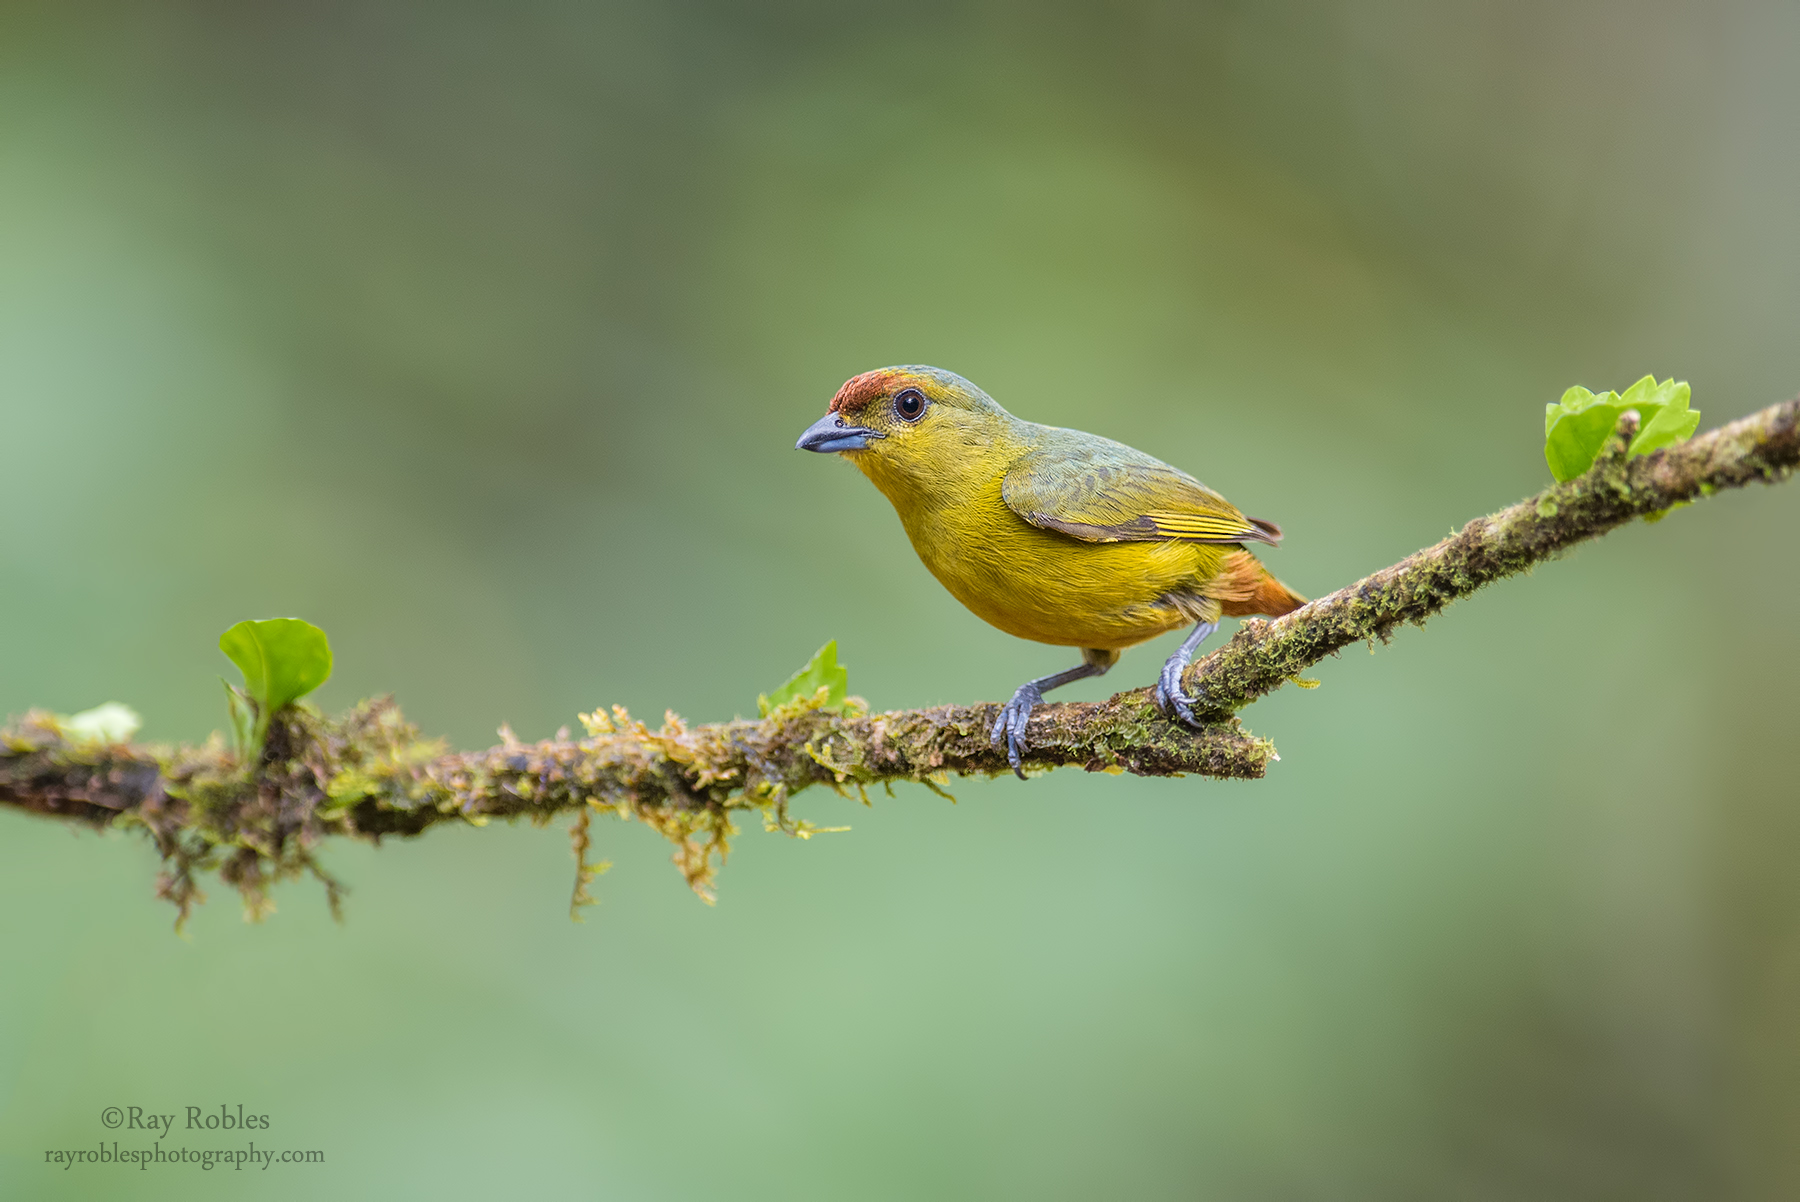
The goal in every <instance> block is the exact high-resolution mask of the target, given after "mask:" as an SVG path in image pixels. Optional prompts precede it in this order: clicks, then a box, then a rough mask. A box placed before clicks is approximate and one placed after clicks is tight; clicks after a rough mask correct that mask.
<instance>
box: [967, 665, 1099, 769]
mask: <svg viewBox="0 0 1800 1202" xmlns="http://www.w3.org/2000/svg"><path fill="white" fill-rule="evenodd" d="M1118 662H1119V653H1118V652H1117V651H1101V650H1098V649H1096V648H1093V647H1083V648H1082V649H1081V666H1080V667H1078V668H1070V669H1068V670H1067V671H1064V672H1052V673H1051V674H1050V675H1048V676H1040V677H1038V678H1037V679H1036V680H1028V681H1026V682H1025V683H1024V684H1022V685H1020V686H1019V687H1018V689H1017V690H1015V691H1014V693H1013V695H1012V700H1011V701H1009V702H1007V703H1006V704H1005V705H1003V706H1001V707H1000V716H999V717H998V718H995V719H994V731H993V733H992V734H991V735H989V736H988V742H990V743H992V744H993V745H994V746H996V747H998V746H1000V741H1001V740H1002V739H1004V740H1006V762H1007V763H1009V764H1011V765H1012V770H1013V771H1014V772H1015V773H1017V774H1018V777H1019V779H1020V780H1024V779H1025V769H1024V768H1023V767H1021V766H1020V765H1021V761H1022V757H1023V756H1024V754H1025V751H1026V743H1025V726H1026V724H1027V723H1028V722H1030V721H1031V711H1032V709H1033V708H1034V707H1036V706H1038V705H1040V704H1042V703H1043V700H1044V694H1045V693H1048V692H1049V691H1050V690H1051V689H1060V688H1061V687H1062V686H1064V685H1066V684H1069V683H1071V682H1073V681H1077V680H1086V679H1087V678H1088V677H1090V676H1105V675H1106V670H1107V669H1108V668H1110V667H1112V666H1113V665H1114V664H1116V663H1118Z"/></svg>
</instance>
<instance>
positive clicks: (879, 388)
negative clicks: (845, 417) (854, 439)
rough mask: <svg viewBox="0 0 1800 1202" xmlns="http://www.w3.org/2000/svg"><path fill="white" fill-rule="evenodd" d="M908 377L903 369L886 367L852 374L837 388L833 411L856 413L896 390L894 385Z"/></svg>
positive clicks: (832, 403) (832, 400) (832, 405)
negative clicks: (871, 402) (888, 368)
mask: <svg viewBox="0 0 1800 1202" xmlns="http://www.w3.org/2000/svg"><path fill="white" fill-rule="evenodd" d="M905 378H906V373H905V372H902V371H890V370H886V369H882V370H878V371H865V372H864V373H863V374H862V375H860V376H851V377H850V378H849V379H848V380H845V381H844V386H843V387H842V388H840V389H838V390H837V395H836V396H834V397H832V398H831V409H830V410H829V412H831V413H855V412H856V411H857V410H858V409H861V408H862V407H863V406H864V405H867V404H868V403H869V402H870V401H878V400H880V399H881V398H882V397H884V396H886V395H887V394H888V393H890V392H892V391H893V390H894V387H895V386H896V385H897V384H899V383H900V381H901V380H904V379H905Z"/></svg>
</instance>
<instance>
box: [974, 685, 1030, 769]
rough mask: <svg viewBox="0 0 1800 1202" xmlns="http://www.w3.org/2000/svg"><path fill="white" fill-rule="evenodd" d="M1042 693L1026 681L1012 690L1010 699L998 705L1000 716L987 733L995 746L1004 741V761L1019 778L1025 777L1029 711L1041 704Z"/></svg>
mask: <svg viewBox="0 0 1800 1202" xmlns="http://www.w3.org/2000/svg"><path fill="white" fill-rule="evenodd" d="M1043 700H1044V694H1043V692H1042V691H1041V690H1040V689H1039V688H1038V687H1037V685H1036V684H1033V683H1031V682H1029V681H1027V682H1026V683H1025V684H1022V685H1020V686H1019V687H1018V689H1017V690H1015V691H1014V692H1013V695H1012V700H1011V701H1008V702H1007V703H1006V704H1005V705H1003V706H1001V707H1000V716H999V717H998V718H995V719H994V729H993V733H991V734H990V735H988V742H990V743H992V744H993V745H994V746H995V747H998V746H1000V744H1001V742H1002V741H1004V742H1005V743H1006V762H1007V763H1009V764H1011V765H1012V770H1013V772H1014V774H1015V775H1017V776H1018V778H1019V779H1020V780H1024V779H1025V768H1024V766H1023V765H1024V755H1025V752H1026V751H1027V750H1028V744H1027V743H1026V742H1025V727H1026V724H1028V723H1029V722H1030V721H1031V711H1032V710H1033V709H1034V708H1035V707H1037V706H1039V705H1041V704H1043Z"/></svg>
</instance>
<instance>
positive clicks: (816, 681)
mask: <svg viewBox="0 0 1800 1202" xmlns="http://www.w3.org/2000/svg"><path fill="white" fill-rule="evenodd" d="M820 689H824V690H825V699H824V700H823V701H822V702H820V703H819V704H818V705H817V706H815V707H813V708H816V709H823V710H831V711H833V712H835V713H840V714H841V713H843V712H844V707H845V702H846V700H847V699H848V697H849V691H850V673H849V671H848V670H847V669H845V668H843V667H840V666H839V664H838V662H837V640H836V639H832V640H831V641H830V642H829V643H826V644H825V645H824V646H823V647H820V648H819V650H818V652H817V653H816V654H815V655H814V656H813V657H812V659H810V660H808V661H807V664H806V666H805V667H804V668H802V669H800V670H799V671H798V672H796V673H794V674H793V675H792V676H790V677H788V679H787V683H785V684H783V685H782V686H781V687H780V688H778V689H776V690H775V691H774V692H773V693H765V694H763V695H762V696H760V697H758V698H757V699H756V708H757V710H758V711H759V712H760V713H761V716H762V717H764V718H767V717H768V716H769V714H770V712H771V711H773V710H774V709H775V707H776V706H778V705H781V704H783V703H784V702H789V701H793V700H795V699H796V698H802V697H803V698H808V699H811V698H814V697H817V696H818V694H819V690H820Z"/></svg>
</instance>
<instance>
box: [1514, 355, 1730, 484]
mask: <svg viewBox="0 0 1800 1202" xmlns="http://www.w3.org/2000/svg"><path fill="white" fill-rule="evenodd" d="M1688 397H1689V389H1688V386H1687V383H1686V382H1685V381H1683V382H1680V383H1677V382H1676V381H1674V380H1672V379H1670V380H1664V381H1663V382H1662V383H1661V384H1658V383H1657V382H1656V377H1655V376H1645V377H1644V378H1643V379H1641V380H1639V381H1638V382H1637V383H1636V384H1633V385H1632V386H1631V387H1630V388H1627V389H1626V390H1625V391H1624V393H1623V394H1621V393H1617V392H1603V393H1600V394H1599V395H1597V396H1596V395H1595V394H1594V393H1591V392H1589V391H1588V390H1587V389H1585V388H1583V387H1581V386H1580V385H1576V386H1575V387H1574V388H1571V389H1569V390H1568V391H1567V392H1565V393H1563V394H1562V400H1561V401H1559V402H1558V403H1556V404H1554V405H1546V406H1544V459H1545V460H1546V461H1547V462H1548V463H1549V464H1550V472H1551V474H1552V475H1554V476H1555V477H1556V479H1557V482H1558V483H1562V482H1564V481H1568V480H1573V479H1574V478H1575V477H1577V476H1579V475H1581V474H1582V473H1583V472H1585V471H1587V470H1588V469H1589V468H1590V467H1593V466H1594V458H1595V457H1596V456H1597V455H1599V454H1600V448H1601V447H1603V446H1605V445H1606V439H1607V437H1608V436H1609V435H1610V434H1611V433H1612V432H1613V428H1614V427H1615V426H1617V425H1618V424H1619V418H1620V417H1621V416H1622V415H1623V414H1624V412H1625V411H1626V410H1627V409H1635V410H1637V415H1638V433H1637V437H1636V438H1634V439H1632V440H1631V448H1630V450H1629V452H1628V455H1648V454H1649V453H1650V452H1651V451H1656V450H1661V449H1662V448H1663V447H1667V446H1673V445H1675V444H1676V443H1679V442H1686V441H1687V440H1688V439H1689V438H1691V437H1693V434H1694V431H1695V430H1697V429H1699V428H1700V411H1699V410H1698V409H1689V408H1688Z"/></svg>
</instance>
